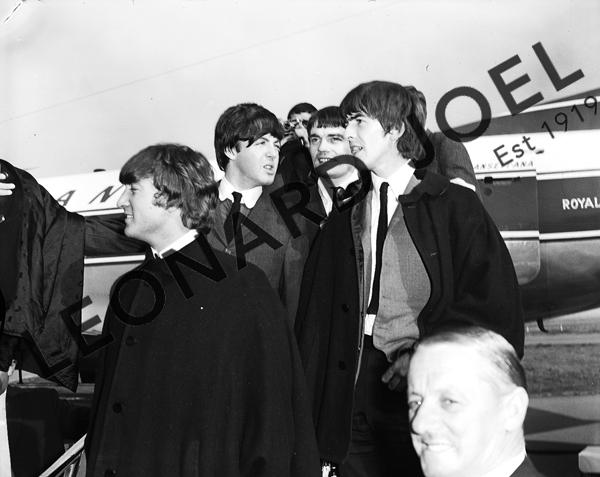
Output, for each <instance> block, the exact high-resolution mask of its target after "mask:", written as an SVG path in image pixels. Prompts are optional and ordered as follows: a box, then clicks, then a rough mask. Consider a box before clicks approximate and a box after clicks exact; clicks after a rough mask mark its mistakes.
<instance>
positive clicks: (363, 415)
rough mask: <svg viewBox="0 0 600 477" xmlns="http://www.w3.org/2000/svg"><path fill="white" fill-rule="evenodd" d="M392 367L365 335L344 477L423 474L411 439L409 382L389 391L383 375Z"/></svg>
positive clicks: (406, 476)
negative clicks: (383, 380)
mask: <svg viewBox="0 0 600 477" xmlns="http://www.w3.org/2000/svg"><path fill="white" fill-rule="evenodd" d="M389 366H390V363H389V362H388V360H387V358H386V356H385V354H384V353H383V352H381V351H379V350H378V349H375V348H374V347H373V339H372V338H371V337H370V336H365V342H364V347H363V354H362V361H361V365H360V371H359V374H358V382H357V383H356V388H355V391H354V409H353V415H352V440H351V442H350V450H349V454H348V457H347V458H346V460H345V461H344V463H343V464H342V466H341V468H340V476H341V477H421V476H422V475H423V473H422V472H421V466H420V464H419V458H418V457H417V455H416V453H415V451H414V449H413V446H412V442H411V439H410V428H409V423H408V407H407V403H406V381H405V382H404V387H403V388H402V389H401V390H400V391H390V389H389V388H388V387H387V384H385V383H383V382H382V381H381V376H382V375H383V373H384V372H385V371H386V370H387V368H388V367H389Z"/></svg>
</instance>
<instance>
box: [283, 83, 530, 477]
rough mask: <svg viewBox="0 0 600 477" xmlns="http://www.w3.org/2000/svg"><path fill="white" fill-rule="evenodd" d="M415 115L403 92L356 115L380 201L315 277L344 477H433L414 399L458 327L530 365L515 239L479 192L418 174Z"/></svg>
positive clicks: (345, 215) (326, 446)
mask: <svg viewBox="0 0 600 477" xmlns="http://www.w3.org/2000/svg"><path fill="white" fill-rule="evenodd" d="M413 107H414V105H413V102H412V99H411V96H410V95H409V93H407V92H406V90H405V89H404V88H402V86H400V85H398V84H395V83H388V82H382V81H374V82H371V83H365V84H362V85H359V86H358V87H356V88H355V89H353V90H352V91H351V92H350V93H348V95H346V97H345V98H344V100H343V101H342V104H341V110H342V113H343V114H345V115H346V117H347V118H348V126H347V128H346V136H347V137H348V139H349V142H350V148H351V152H352V154H353V155H354V156H356V157H357V159H359V160H360V161H362V162H363V164H364V165H365V166H366V168H368V169H369V170H370V171H371V178H372V183H373V187H372V188H371V189H370V191H369V193H368V194H367V196H366V198H365V199H364V200H362V201H361V202H359V203H357V204H355V205H354V206H353V207H352V208H351V209H347V210H344V211H343V212H341V213H340V214H335V215H333V216H332V217H330V218H329V220H328V222H327V224H326V225H325V227H324V228H323V229H322V230H321V233H320V234H319V235H318V236H317V239H316V240H315V242H314V244H313V246H312V249H311V253H310V256H309V258H308V261H307V265H306V268H305V271H304V278H303V283H302V292H301V298H300V304H299V310H298V316H297V320H296V327H295V328H296V335H297V338H298V342H299V346H300V353H301V356H302V360H303V363H304V368H305V373H306V376H307V381H308V385H309V391H310V392H311V396H312V401H313V419H314V422H315V426H316V430H317V439H318V442H319V450H320V452H321V458H322V459H323V460H327V461H331V462H333V463H334V464H341V466H340V469H339V472H340V475H341V476H342V477H346V476H370V477H378V476H381V477H385V476H388V475H397V476H404V475H406V476H417V475H419V473H420V469H419V463H418V459H417V457H416V455H415V454H414V450H413V449H412V445H411V443H410V433H409V425H408V421H407V409H406V403H405V401H404V399H403V395H402V393H403V392H404V390H405V387H406V368H407V362H408V356H409V353H410V350H411V348H412V346H413V344H414V343H415V341H416V340H417V339H419V338H420V337H423V336H426V335H427V334H429V333H431V332H433V331H434V330H435V329H436V328H437V327H439V326H441V325H443V324H444V323H450V322H457V323H486V324H488V325H489V327H490V328H492V329H494V330H496V331H498V332H499V333H501V334H503V335H504V336H506V337H507V339H508V340H509V341H510V342H511V343H513V344H514V346H515V348H517V350H518V351H519V353H520V354H522V352H523V337H524V330H523V318H522V311H521V306H520V297H519V289H518V285H517V281H516V276H515V272H514V268H513V265H512V261H511V259H510V255H509V254H508V251H507V249H506V246H505V245H504V242H503V240H502V237H501V236H500V234H499V232H498V230H497V228H496V227H495V225H494V223H493V222H492V220H491V218H490V217H489V215H488V214H487V213H486V211H485V210H484V209H483V206H482V204H481V202H480V201H479V200H478V199H477V197H476V195H475V194H474V192H472V191H471V190H469V189H467V188H466V187H461V186H458V185H455V184H452V183H450V182H449V181H448V179H447V178H445V177H442V176H440V175H437V174H435V173H430V172H426V173H425V174H424V175H420V174H419V175H418V176H417V175H416V174H415V170H414V169H413V168H412V166H411V162H412V161H417V160H420V159H421V157H420V156H419V155H418V154H417V151H418V150H419V149H418V147H417V145H418V144H419V140H418V137H417V136H416V134H415V132H414V130H413V129H412V128H410V127H408V125H407V122H408V117H409V115H410V113H411V111H412V109H413ZM421 149H422V148H421Z"/></svg>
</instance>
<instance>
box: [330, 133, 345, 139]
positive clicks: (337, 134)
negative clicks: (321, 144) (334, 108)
mask: <svg viewBox="0 0 600 477" xmlns="http://www.w3.org/2000/svg"><path fill="white" fill-rule="evenodd" d="M327 137H341V138H343V137H344V135H343V134H342V133H329V134H328V135H327Z"/></svg>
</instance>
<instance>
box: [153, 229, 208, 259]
mask: <svg viewBox="0 0 600 477" xmlns="http://www.w3.org/2000/svg"><path fill="white" fill-rule="evenodd" d="M197 236H198V231H197V230H196V229H192V230H189V231H187V232H186V233H185V234H183V235H182V236H181V237H179V238H178V239H177V240H174V241H173V242H171V243H170V244H169V245H167V246H166V247H164V248H163V249H162V250H161V251H160V252H157V251H156V250H154V248H152V247H150V248H151V249H152V255H153V256H154V257H159V258H164V254H165V253H167V252H171V251H172V252H176V251H178V250H181V249H182V248H183V247H185V246H186V245H187V244H190V243H192V242H193V241H194V240H196V237H197Z"/></svg>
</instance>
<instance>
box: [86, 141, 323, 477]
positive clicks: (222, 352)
mask: <svg viewBox="0 0 600 477" xmlns="http://www.w3.org/2000/svg"><path fill="white" fill-rule="evenodd" d="M120 180H121V182H123V183H124V184H126V189H125V191H124V192H123V195H122V196H121V198H120V199H119V202H118V204H119V206H121V207H122V208H123V209H124V211H125V214H126V219H125V224H126V225H125V234H126V235H127V236H129V237H133V238H137V239H139V240H143V241H145V242H146V243H148V244H149V245H150V247H151V250H152V253H151V254H149V256H151V257H153V258H148V259H147V260H146V261H145V262H144V263H142V265H140V266H139V267H137V268H135V269H134V270H132V271H131V272H128V273H126V274H125V275H123V276H122V277H121V278H120V279H119V280H118V281H117V282H116V283H115V285H114V287H113V290H112V294H111V303H110V306H109V309H108V312H107V316H106V320H105V325H104V333H103V334H104V339H107V340H109V341H110V343H109V344H108V345H107V346H106V348H105V349H104V350H103V353H104V356H103V359H102V360H101V369H100V371H99V378H98V381H97V383H96V390H95V394H94V404H93V412H92V422H91V428H90V431H89V433H88V439H87V442H86V448H87V457H88V464H87V476H88V477H95V476H107V475H123V476H127V477H136V476H139V477H142V476H144V477H152V476H155V477H159V476H166V475H169V476H182V477H188V476H198V477H200V476H213V475H214V476H217V475H218V476H253V477H254V476H273V477H275V476H298V477H301V476H311V475H317V474H318V472H319V469H318V456H317V451H316V444H315V440H314V430H313V428H312V422H311V416H310V411H309V406H308V402H307V396H306V390H305V383H304V378H303V375H302V370H301V365H300V361H299V357H298V353H297V348H296V347H295V343H294V339H293V336H292V334H291V330H290V328H289V325H288V323H287V321H286V318H285V314H284V310H283V307H282V305H281V303H280V302H279V299H278V297H277V295H276V294H275V293H274V292H273V290H272V288H271V287H270V286H269V283H268V281H267V278H266V277H265V275H264V273H263V272H262V271H260V270H259V269H258V268H257V267H255V266H253V265H251V264H248V265H247V266H246V267H244V268H242V269H241V270H238V268H237V266H236V263H235V258H234V257H231V256H229V255H227V254H224V253H221V252H216V251H214V250H213V249H212V248H211V247H210V246H208V243H207V241H206V238H205V235H204V234H205V233H206V231H207V229H208V228H209V227H210V222H211V216H212V213H213V212H214V207H215V203H216V200H217V198H216V193H217V185H216V183H215V182H214V179H213V174H212V170H211V167H210V165H209V163H208V161H207V160H206V159H205V158H204V157H203V156H202V155H201V154H199V153H197V152H195V151H193V150H191V149H189V148H187V147H185V146H177V145H159V146H151V147H148V148H146V149H144V150H142V151H140V152H139V153H138V154H136V155H135V156H133V157H132V158H131V159H130V160H129V161H128V162H127V163H126V164H125V166H124V167H123V168H122V170H121V173H120Z"/></svg>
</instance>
